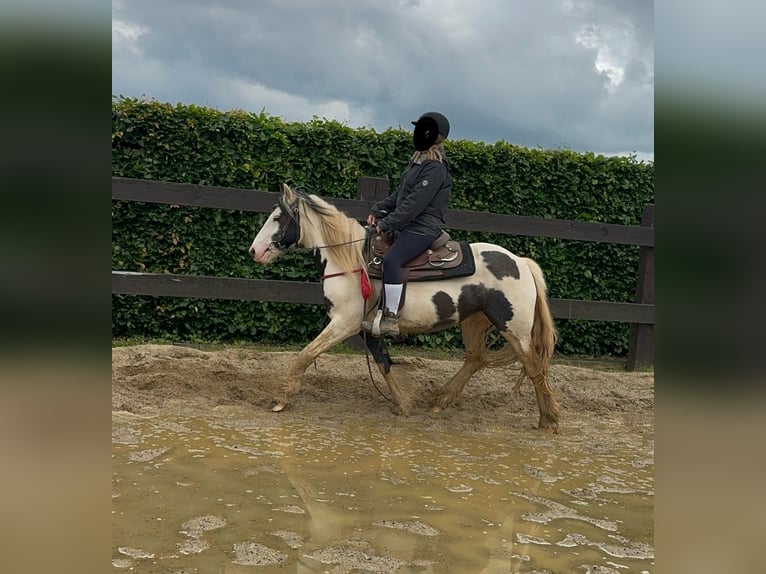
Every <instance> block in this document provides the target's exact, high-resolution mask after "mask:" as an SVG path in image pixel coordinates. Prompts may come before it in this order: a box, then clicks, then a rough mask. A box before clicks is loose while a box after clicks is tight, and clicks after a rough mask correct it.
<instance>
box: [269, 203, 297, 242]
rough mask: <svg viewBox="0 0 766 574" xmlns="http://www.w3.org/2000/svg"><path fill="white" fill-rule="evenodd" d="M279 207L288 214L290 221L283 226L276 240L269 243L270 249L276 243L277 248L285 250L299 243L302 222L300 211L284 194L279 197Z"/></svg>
mask: <svg viewBox="0 0 766 574" xmlns="http://www.w3.org/2000/svg"><path fill="white" fill-rule="evenodd" d="M278 206H279V209H280V210H281V211H282V213H283V214H284V215H286V216H287V218H288V219H289V221H288V222H287V225H285V226H284V227H282V229H281V233H280V234H279V236H278V237H277V238H276V240H274V241H272V242H271V244H270V245H269V249H271V246H272V245H274V246H276V248H277V249H278V250H280V251H285V250H287V249H289V248H290V247H292V246H293V245H295V244H297V243H298V240H299V239H300V236H301V224H300V212H299V211H298V209H297V205H296V206H292V205H289V204H288V203H287V202H286V201H285V198H284V196H280V197H279V203H278Z"/></svg>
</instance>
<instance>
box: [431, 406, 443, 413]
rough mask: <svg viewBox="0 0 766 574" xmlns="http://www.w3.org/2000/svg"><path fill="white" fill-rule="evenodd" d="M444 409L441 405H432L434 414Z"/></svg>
mask: <svg viewBox="0 0 766 574" xmlns="http://www.w3.org/2000/svg"><path fill="white" fill-rule="evenodd" d="M443 410H444V409H443V408H442V407H441V405H434V406H433V407H431V412H432V413H434V414H439V413H440V412H442V411H443Z"/></svg>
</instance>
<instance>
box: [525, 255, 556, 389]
mask: <svg viewBox="0 0 766 574" xmlns="http://www.w3.org/2000/svg"><path fill="white" fill-rule="evenodd" d="M524 262H525V263H526V264H527V267H529V270H530V271H531V272H532V278H533V279H534V280H535V288H536V289H537V301H535V320H534V323H533V324H532V356H533V358H534V361H535V365H536V366H537V368H538V369H539V372H540V374H541V375H544V376H545V381H546V383H545V384H546V386H548V385H547V380H548V377H547V374H548V364H549V362H550V360H551V357H552V356H553V349H554V348H555V346H556V340H557V339H558V333H557V332H556V327H555V325H554V324H553V316H552V315H551V310H550V308H549V307H548V286H547V285H546V283H545V278H544V277H543V270H542V269H540V266H539V265H538V264H537V263H536V262H535V261H534V260H532V259H529V258H524ZM529 375H532V376H533V375H534V374H533V373H529ZM546 390H548V391H550V388H548V389H546Z"/></svg>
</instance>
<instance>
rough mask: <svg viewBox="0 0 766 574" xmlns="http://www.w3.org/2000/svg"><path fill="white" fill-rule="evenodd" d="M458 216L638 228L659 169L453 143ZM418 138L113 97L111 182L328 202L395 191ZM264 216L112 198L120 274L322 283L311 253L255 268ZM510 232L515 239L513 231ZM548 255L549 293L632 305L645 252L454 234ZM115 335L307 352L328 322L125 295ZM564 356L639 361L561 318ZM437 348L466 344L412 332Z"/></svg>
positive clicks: (119, 299) (543, 258)
mask: <svg viewBox="0 0 766 574" xmlns="http://www.w3.org/2000/svg"><path fill="white" fill-rule="evenodd" d="M445 148H446V151H447V154H448V157H449V158H450V162H451V173H452V177H453V195H452V202H451V207H452V208H455V209H475V210H483V211H492V212H496V213H514V214H521V215H529V216H537V217H547V218H557V219H574V220H580V221H599V222H603V223H617V224H627V225H637V224H638V223H639V222H640V219H641V213H642V209H643V205H644V204H645V203H649V202H652V201H653V198H654V183H653V178H654V166H653V164H647V163H644V162H638V161H636V160H635V158H632V157H628V158H626V157H619V158H618V157H604V156H597V155H594V154H592V153H587V154H580V153H575V152H572V151H569V150H541V149H527V148H523V147H517V146H513V145H511V144H508V143H506V142H497V143H495V144H484V143H477V142H471V141H466V140H457V141H447V142H446V143H445ZM411 149H412V148H411V134H410V132H408V131H405V130H399V129H388V130H385V131H383V132H376V131H375V130H373V129H369V128H356V129H352V128H350V127H348V126H344V125H342V124H340V123H338V122H336V121H328V120H321V119H317V118H315V119H314V120H312V121H310V122H306V123H289V122H284V121H282V120H281V119H280V118H277V117H273V116H269V115H267V114H266V113H260V114H253V113H247V112H244V111H239V110H237V111H228V112H221V111H217V110H214V109H209V108H202V107H197V106H194V105H190V106H184V105H180V104H179V105H175V106H174V105H171V104H166V103H160V102H156V101H147V100H143V99H128V98H115V99H114V100H113V102H112V174H113V175H115V176H123V177H134V178H143V179H154V180H160V181H171V182H181V183H194V184H201V185H219V186H228V187H237V188H244V189H259V190H270V191H278V190H279V186H280V184H281V183H282V182H288V183H291V184H297V185H302V186H304V187H306V188H307V189H309V190H310V191H313V192H315V193H318V194H320V195H325V196H329V197H344V198H354V197H356V181H357V178H358V177H360V176H374V177H387V178H388V179H389V180H390V181H391V182H392V183H391V185H392V187H393V186H394V185H396V182H397V181H398V179H399V175H400V173H401V170H402V168H403V167H404V165H405V164H406V162H407V159H408V157H409V155H410V153H411ZM265 217H266V214H252V213H244V212H239V211H231V210H217V209H201V208H187V207H168V206H163V205H154V204H141V203H135V202H121V201H114V202H112V266H113V269H119V270H127V271H146V272H153V273H189V274H205V275H217V276H233V277H252V278H268V279H290V280H298V281H316V280H317V279H318V275H317V272H316V268H315V267H314V266H313V263H312V262H311V258H310V256H308V255H306V254H302V253H295V254H289V255H287V256H284V257H283V258H281V259H280V260H278V261H277V262H276V263H274V264H272V265H269V266H259V265H254V264H253V263H252V261H251V260H250V258H249V256H248V254H247V249H248V247H249V246H250V243H251V242H252V239H253V237H254V235H255V233H256V231H257V230H258V229H259V227H260V225H261V224H262V223H263V221H264V219H265ZM509 231H511V232H512V230H509ZM450 232H451V233H452V235H453V236H455V237H456V238H458V239H465V240H469V241H489V242H493V243H497V244H499V245H503V246H504V247H507V248H508V249H510V250H511V251H514V252H515V253H518V254H520V255H525V256H529V257H533V258H534V259H536V260H537V261H538V262H539V263H540V265H541V266H542V268H543V270H544V271H545V273H546V277H547V280H548V284H549V289H550V295H551V297H560V298H570V299H587V300H599V301H632V299H633V294H634V290H635V285H636V273H637V268H638V248H637V247H633V246H618V245H610V244H600V243H590V242H580V241H564V240H556V239H543V238H535V237H517V236H513V235H498V234H489V233H485V234H480V233H474V232H464V231H459V230H450ZM112 302H113V306H112V334H113V336H114V337H120V338H121V337H146V338H171V339H175V340H183V341H209V342H221V341H224V342H225V341H235V340H236V341H259V342H272V343H303V342H306V341H309V340H310V339H311V338H312V337H313V336H314V335H315V334H316V333H318V332H319V330H320V329H321V328H322V326H323V325H325V324H326V317H325V315H324V309H323V308H321V306H314V305H293V304H283V303H268V302H236V301H217V300H200V299H183V298H166V297H132V296H122V295H114V296H113V299H112ZM557 326H558V328H559V332H560V341H559V345H558V351H559V352H560V353H564V354H578V355H592V356H601V355H617V356H622V355H624V354H625V353H626V352H627V345H628V332H629V326H628V325H627V324H624V323H605V322H591V321H576V320H568V321H567V320H560V321H557ZM408 342H410V343H414V344H422V345H426V346H430V347H453V346H459V331H458V330H457V329H452V330H449V331H445V332H442V333H436V334H431V335H421V336H417V337H412V338H411V340H409V341H408Z"/></svg>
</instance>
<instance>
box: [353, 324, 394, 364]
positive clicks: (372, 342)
mask: <svg viewBox="0 0 766 574" xmlns="http://www.w3.org/2000/svg"><path fill="white" fill-rule="evenodd" d="M359 336H360V337H361V338H362V339H363V340H364V342H365V343H366V344H367V348H368V349H369V350H370V353H372V356H373V358H374V359H375V362H376V363H377V364H378V365H381V366H382V367H383V372H384V373H386V374H388V373H389V371H391V365H392V361H391V355H389V354H388V347H386V340H385V339H384V338H383V337H371V336H369V335H365V334H364V333H359Z"/></svg>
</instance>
